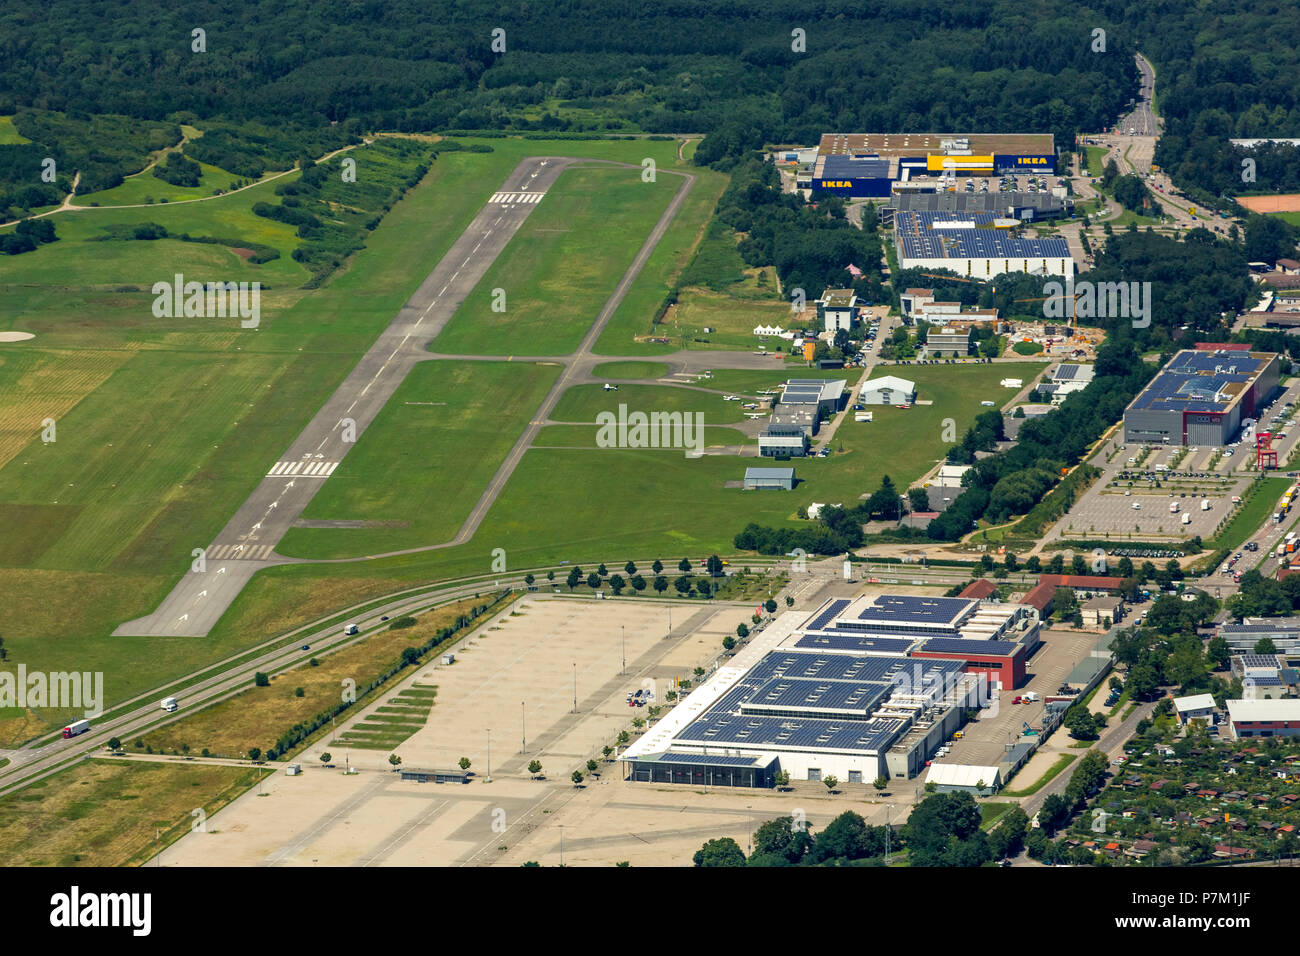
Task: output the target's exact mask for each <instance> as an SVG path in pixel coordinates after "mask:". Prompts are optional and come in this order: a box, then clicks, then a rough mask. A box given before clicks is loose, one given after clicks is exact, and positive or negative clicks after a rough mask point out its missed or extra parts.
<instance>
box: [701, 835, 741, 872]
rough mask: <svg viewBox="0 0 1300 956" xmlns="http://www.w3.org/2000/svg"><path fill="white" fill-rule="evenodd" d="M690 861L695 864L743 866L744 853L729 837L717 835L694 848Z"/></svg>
mask: <svg viewBox="0 0 1300 956" xmlns="http://www.w3.org/2000/svg"><path fill="white" fill-rule="evenodd" d="M691 862H692V863H694V864H695V865H696V866H744V865H745V853H744V851H743V850H741V848H740V845H739V844H738V843H736V841H735V840H733V839H732V838H731V837H719V838H718V839H716V840H709V841H708V842H706V843H705V844H704V845H703V846H702V847H700V848H699V849H698V850H696V851H695V855H694V856H693V857H691Z"/></svg>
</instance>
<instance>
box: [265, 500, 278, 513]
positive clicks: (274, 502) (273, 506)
mask: <svg viewBox="0 0 1300 956" xmlns="http://www.w3.org/2000/svg"><path fill="white" fill-rule="evenodd" d="M278 507H280V502H279V501H272V502H271V508H278ZM271 508H267V509H266V510H267V511H270V510H271Z"/></svg>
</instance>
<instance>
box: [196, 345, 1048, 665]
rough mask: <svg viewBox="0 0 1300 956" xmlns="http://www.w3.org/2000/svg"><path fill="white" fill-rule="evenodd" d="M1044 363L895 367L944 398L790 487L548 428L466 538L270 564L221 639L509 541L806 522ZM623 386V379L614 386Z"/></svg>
mask: <svg viewBox="0 0 1300 956" xmlns="http://www.w3.org/2000/svg"><path fill="white" fill-rule="evenodd" d="M1040 367H1041V363H1032V362H1026V363H1023V364H1021V363H1016V364H1011V365H1009V366H1008V365H1007V364H996V365H968V366H919V367H918V366H907V367H905V368H903V369H895V368H894V367H893V366H888V367H887V368H886V371H888V372H889V373H890V374H896V373H898V372H900V371H901V372H905V374H906V375H907V377H908V378H910V379H912V380H914V381H915V382H916V383H917V389H918V392H919V398H920V399H922V400H933V401H934V403H935V404H934V405H930V406H923V405H914V406H912V407H911V408H909V409H906V410H904V409H897V408H892V407H891V408H877V409H875V412H876V414H875V421H873V422H871V423H858V422H854V421H852V419H851V418H850V419H849V420H847V421H846V422H844V424H843V425H842V426H841V427H840V430H839V432H838V433H837V435H836V437H835V440H834V441H833V442H832V445H831V447H832V449H834V450H835V454H833V455H832V456H831V457H829V458H825V459H807V460H801V461H798V462H796V463H795V470H796V474H797V476H798V477H799V479H800V484H799V485H798V487H797V488H796V489H795V490H794V491H793V492H779V491H773V492H745V491H743V490H741V489H739V488H727V487H725V485H726V484H727V483H728V482H734V481H739V480H740V479H741V477H742V476H743V474H744V469H745V467H746V465H747V464H750V463H751V460H750V459H744V458H738V457H735V456H730V455H727V456H717V455H705V456H704V457H702V458H698V459H688V458H686V457H685V455H684V454H683V453H682V451H681V450H673V449H616V448H594V447H593V446H594V444H595V442H594V434H595V428H594V426H551V427H548V428H545V429H543V430H542V432H541V435H540V436H539V439H538V442H537V446H538V447H534V448H533V449H532V450H530V451H528V452H527V453H526V454H525V455H524V458H523V461H522V462H521V463H520V466H519V467H518V469H516V471H515V472H514V474H513V475H512V477H511V479H510V481H509V482H508V483H507V485H506V487H505V489H504V491H503V493H502V496H501V498H500V499H498V501H497V503H496V505H495V506H494V507H493V508H492V509H491V510H490V511H489V512H488V515H487V517H486V518H485V520H484V523H483V525H482V526H481V527H480V529H479V532H478V534H477V535H476V536H475V538H474V539H473V540H472V541H470V542H469V543H467V544H465V545H463V546H461V547H456V548H448V549H444V550H438V551H430V552H422V553H418V554H409V555H401V556H397V557H392V558H383V559H379V560H375V561H367V562H364V563H362V564H357V565H330V566H306V565H304V566H296V567H281V568H274V569H271V570H269V571H266V572H263V573H261V574H259V575H258V576H257V577H256V578H255V579H254V580H253V581H252V582H251V583H250V584H249V586H248V587H247V588H246V589H245V591H244V593H243V595H241V597H240V599H239V601H238V602H237V603H236V604H235V605H234V606H233V607H232V609H231V611H230V612H229V613H228V614H227V615H226V617H225V618H223V619H222V621H221V623H220V624H219V625H218V627H217V629H216V630H215V631H214V632H213V635H212V639H217V640H225V639H226V638H227V636H228V635H230V634H232V633H238V632H240V631H245V630H257V631H259V632H274V631H275V630H278V629H281V628H284V627H287V626H289V625H290V624H292V623H293V622H295V621H297V620H299V619H300V618H301V614H302V612H301V611H295V608H297V607H300V606H303V605H305V604H306V603H308V602H309V601H311V600H328V601H329V602H330V604H331V606H341V605H343V604H346V603H350V602H352V601H356V600H361V599H363V598H366V597H370V596H374V595H378V594H381V593H387V591H391V590H394V589H396V588H398V587H400V586H402V585H404V584H406V585H414V584H417V583H422V582H427V581H432V580H438V579H440V578H446V577H452V576H455V575H460V574H475V573H482V572H483V571H484V570H485V569H486V568H488V567H489V566H490V565H491V561H492V554H491V551H492V548H493V547H496V546H497V545H498V543H500V542H507V543H508V544H509V566H510V567H511V568H522V567H537V566H542V567H545V566H548V565H549V566H552V567H558V566H559V562H560V561H561V560H569V561H573V562H575V563H579V564H581V563H583V562H586V563H591V562H593V561H600V560H603V561H606V562H609V561H610V560H614V561H617V562H618V563H620V564H621V563H622V562H623V561H625V560H627V559H629V558H631V559H635V560H637V561H638V562H640V561H642V560H645V559H653V558H654V557H656V556H659V557H662V558H663V559H664V560H665V563H669V562H668V559H669V558H673V559H674V560H673V562H672V563H675V561H676V559H678V558H680V557H681V556H682V555H684V554H694V553H697V552H700V553H708V552H710V551H716V552H718V553H730V552H731V551H733V547H732V544H731V541H732V538H733V537H734V535H735V534H736V532H738V531H740V530H741V528H743V527H744V525H745V524H746V523H747V522H749V521H755V522H758V523H760V524H769V525H778V526H787V527H801V526H804V522H801V521H800V520H799V519H798V518H796V517H795V512H796V511H797V509H798V508H799V506H800V505H807V504H808V503H809V502H811V501H831V502H837V501H843V502H846V503H849V502H855V501H857V500H858V498H859V496H861V495H863V494H868V493H870V492H871V491H873V490H875V488H876V487H877V486H878V485H879V482H880V478H881V476H882V475H884V474H886V473H888V474H889V475H890V477H891V478H892V479H893V480H894V482H895V484H897V485H898V486H899V487H900V488H901V487H907V486H908V485H909V484H910V483H911V482H912V481H913V480H915V479H916V478H917V477H918V476H919V475H920V474H922V473H923V472H924V471H926V470H927V469H928V468H930V467H931V466H933V465H934V464H935V462H937V461H938V460H939V459H940V458H941V457H942V455H943V454H944V452H945V450H946V449H947V447H948V444H947V443H945V442H944V441H943V439H942V434H943V430H944V427H945V420H946V419H952V423H953V427H955V429H956V433H957V434H958V435H959V436H960V435H961V434H962V433H963V432H964V431H965V429H966V428H967V427H969V426H970V424H971V423H972V422H973V421H974V418H975V415H976V414H977V413H978V412H980V411H982V410H983V409H982V408H981V406H980V405H979V402H980V400H981V399H983V398H985V397H989V398H991V399H993V400H997V399H998V398H999V397H1001V392H1002V391H1003V390H1002V389H1000V388H999V386H998V381H999V380H1000V379H1001V378H1003V377H1006V376H1010V377H1013V378H1026V377H1029V376H1030V375H1031V374H1032V373H1033V372H1036V371H1037V370H1038V369H1039V368H1040ZM720 374H722V373H721V372H716V373H715V378H716V377H717V376H718V375H720ZM744 374H755V373H744ZM757 374H776V373H757ZM715 384H716V383H715ZM621 393H622V389H621V388H620V390H619V393H615V394H621ZM737 437H738V433H736V432H734V430H733V429H730V428H727V427H725V426H724V427H723V428H719V429H708V430H707V431H706V444H712V443H714V442H715V441H718V442H719V443H726V444H730V443H732V441H731V439H734V438H737ZM556 446H559V447H556ZM841 449H842V451H841ZM882 450H887V452H886V453H882ZM555 489H563V491H564V495H565V497H564V499H563V501H564V503H563V506H561V507H556V506H555V505H554V504H553V497H554V493H555Z"/></svg>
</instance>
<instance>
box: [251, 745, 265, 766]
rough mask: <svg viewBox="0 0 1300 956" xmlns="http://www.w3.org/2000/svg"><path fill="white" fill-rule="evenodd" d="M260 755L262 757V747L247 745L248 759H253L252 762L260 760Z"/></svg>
mask: <svg viewBox="0 0 1300 956" xmlns="http://www.w3.org/2000/svg"><path fill="white" fill-rule="evenodd" d="M261 757H262V748H261V747H249V748H248V759H249V760H251V761H253V763H257V761H258V760H260V759H261Z"/></svg>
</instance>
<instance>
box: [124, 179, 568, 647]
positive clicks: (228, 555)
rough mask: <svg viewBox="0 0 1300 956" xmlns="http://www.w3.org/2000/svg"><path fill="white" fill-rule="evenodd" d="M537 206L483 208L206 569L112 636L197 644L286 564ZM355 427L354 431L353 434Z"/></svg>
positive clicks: (520, 187)
mask: <svg viewBox="0 0 1300 956" xmlns="http://www.w3.org/2000/svg"><path fill="white" fill-rule="evenodd" d="M572 162H573V160H572V159H568V158H557V157H549V158H543V157H530V158H528V159H525V160H522V161H521V162H520V164H519V165H518V166H516V167H515V169H514V171H513V172H512V173H511V174H510V175H509V176H508V177H507V178H506V181H505V182H504V183H503V184H502V186H501V189H500V190H498V193H497V194H496V195H497V196H501V195H507V196H509V195H514V196H519V195H521V194H524V193H530V192H541V193H545V191H546V190H547V189H548V188H549V187H550V186H551V185H553V184H554V182H555V181H556V179H558V178H559V176H560V174H561V173H562V172H563V171H564V169H565V168H566V167H567V166H569V165H570V164H571V163H572ZM494 198H495V196H494ZM537 205H538V203H537V202H522V201H513V202H511V201H503V202H502V201H493V202H488V203H487V204H485V205H484V207H483V209H482V211H481V212H480V213H479V214H478V216H477V217H475V219H474V221H473V222H472V223H470V225H469V226H468V227H467V228H466V229H465V231H464V232H463V233H462V234H461V236H460V238H459V239H457V240H456V242H455V244H454V245H453V246H452V247H451V249H450V250H448V252H447V254H446V255H444V256H443V258H442V260H441V261H440V262H439V263H438V265H437V266H436V267H435V268H434V270H433V272H431V273H430V274H429V276H428V277H427V278H426V279H425V280H424V282H423V283H422V284H421V285H420V287H419V289H418V290H416V292H415V294H414V295H412V296H411V298H410V300H409V301H408V302H407V303H406V305H404V306H403V307H402V309H401V310H400V311H399V312H398V314H397V316H396V317H395V318H394V319H393V321H392V323H391V324H390V325H389V326H388V328H387V329H385V330H384V332H383V333H382V334H381V335H380V336H379V338H378V340H377V341H376V342H375V344H374V345H373V346H371V348H370V349H369V351H367V352H366V354H365V355H363V356H362V357H361V360H360V361H359V362H357V364H356V366H355V367H354V368H353V370H352V372H351V374H349V375H348V377H347V378H346V379H345V380H344V381H343V383H342V384H341V385H340V386H339V388H338V390H337V391H335V393H334V394H333V395H332V396H331V397H330V399H329V400H328V401H327V402H326V403H325V405H324V407H323V408H321V410H320V411H319V412H317V414H316V416H315V417H314V418H313V419H312V420H311V422H310V423H309V424H308V425H307V427H306V428H305V429H304V430H303V432H302V433H301V434H300V435H299V436H298V438H297V439H296V440H295V441H294V442H293V444H292V445H290V446H289V448H288V449H286V450H285V451H284V452H283V453H282V454H281V455H280V456H279V458H278V459H276V460H274V461H270V462H268V463H267V469H268V472H267V476H266V477H265V478H264V479H263V480H262V482H261V483H260V484H259V485H258V486H257V488H256V489H255V490H254V491H253V493H252V494H251V495H250V496H249V498H248V500H247V501H245V502H244V504H243V505H242V506H241V507H240V508H239V510H238V511H237V512H236V513H235V515H234V517H233V518H231V519H230V521H229V523H227V525H226V526H225V528H223V529H222V530H221V532H220V533H219V534H218V535H217V537H216V538H215V539H214V540H213V541H212V543H211V544H209V545H208V546H207V548H206V549H205V555H206V556H207V557H206V559H205V566H204V567H203V568H202V570H200V571H195V570H190V571H189V572H187V573H186V574H185V576H184V577H182V578H181V580H180V581H179V582H178V583H177V584H176V586H175V587H174V588H173V589H172V591H171V593H170V594H168V596H167V597H166V598H165V599H164V600H163V602H162V604H161V605H159V607H158V609H157V610H156V611H154V612H153V613H152V614H149V615H146V616H145V617H141V618H137V619H136V620H133V621H128V622H126V623H125V624H122V625H121V626H120V627H118V628H117V630H115V631H114V632H113V633H114V635H117V636H122V635H129V636H135V635H175V636H181V637H201V636H203V635H205V634H207V633H208V631H209V630H211V628H212V627H213V625H215V624H216V622H217V620H218V619H219V618H220V617H221V615H222V614H223V613H224V612H225V610H226V608H227V607H229V606H230V604H231V603H232V602H233V601H234V599H235V598H236V597H237V596H238V595H239V593H240V591H241V590H242V589H243V587H244V585H245V584H247V583H248V580H249V579H250V578H251V577H252V576H253V574H254V573H256V572H257V571H258V570H260V569H262V568H265V567H268V566H271V565H273V564H278V563H283V561H284V559H281V558H277V557H275V556H274V555H273V550H274V548H275V546H276V545H277V544H279V542H280V539H281V538H283V537H284V534H285V532H287V531H288V530H289V528H290V527H292V525H293V523H294V521H296V520H297V518H298V516H299V515H300V514H302V512H303V509H305V508H306V507H307V505H308V503H310V501H311V499H312V498H313V497H314V496H315V494H316V492H317V490H319V488H320V487H321V485H322V484H323V483H324V481H325V480H326V479H327V478H328V476H329V474H330V473H332V471H333V470H334V468H336V467H337V465H338V463H339V462H341V461H342V460H343V458H344V456H345V455H346V454H347V453H348V451H349V449H350V448H351V447H352V444H353V441H354V440H355V438H359V437H360V435H361V434H362V432H364V431H365V429H366V426H367V425H369V424H370V422H371V421H373V420H374V418H375V416H377V415H378V414H379V411H380V410H381V409H382V408H383V407H384V404H385V403H386V402H387V401H388V399H389V398H390V397H391V396H392V394H393V393H394V392H395V391H396V390H397V387H398V386H399V385H400V384H401V383H402V381H403V379H405V378H406V375H407V373H408V372H409V371H410V370H411V368H413V367H414V366H415V364H416V363H417V362H419V361H422V360H424V359H425V358H427V356H428V351H427V350H428V346H429V343H430V342H432V341H433V339H434V338H435V337H436V336H437V335H438V333H439V332H441V331H442V329H443V327H444V326H445V325H446V324H447V321H448V320H449V319H450V318H451V317H452V315H453V314H454V313H455V312H456V309H457V308H458V307H459V306H460V304H461V302H462V301H464V299H465V297H466V296H467V295H468V294H469V293H470V291H471V290H473V288H474V287H475V285H477V284H478V282H479V280H480V279H482V277H483V275H484V274H485V273H486V272H487V270H488V268H489V267H490V266H491V265H492V263H493V262H494V261H495V260H496V257H497V256H498V255H499V254H500V252H501V250H503V249H504V248H505V247H506V244H507V243H509V241H510V240H511V238H512V237H513V236H514V234H515V233H516V232H517V231H518V229H519V227H520V226H521V225H523V223H524V221H525V220H526V219H527V218H528V215H529V214H530V213H531V212H532V211H533V209H535V208H536V207H537ZM349 421H350V422H352V423H354V424H353V425H351V426H350V427H349V426H348V424H347V423H348V422H349ZM349 430H351V431H354V432H355V438H354V436H352V435H347V436H346V437H348V438H352V439H353V441H345V440H344V438H345V432H347V431H349ZM195 544H196V546H197V545H198V544H199V542H195Z"/></svg>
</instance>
